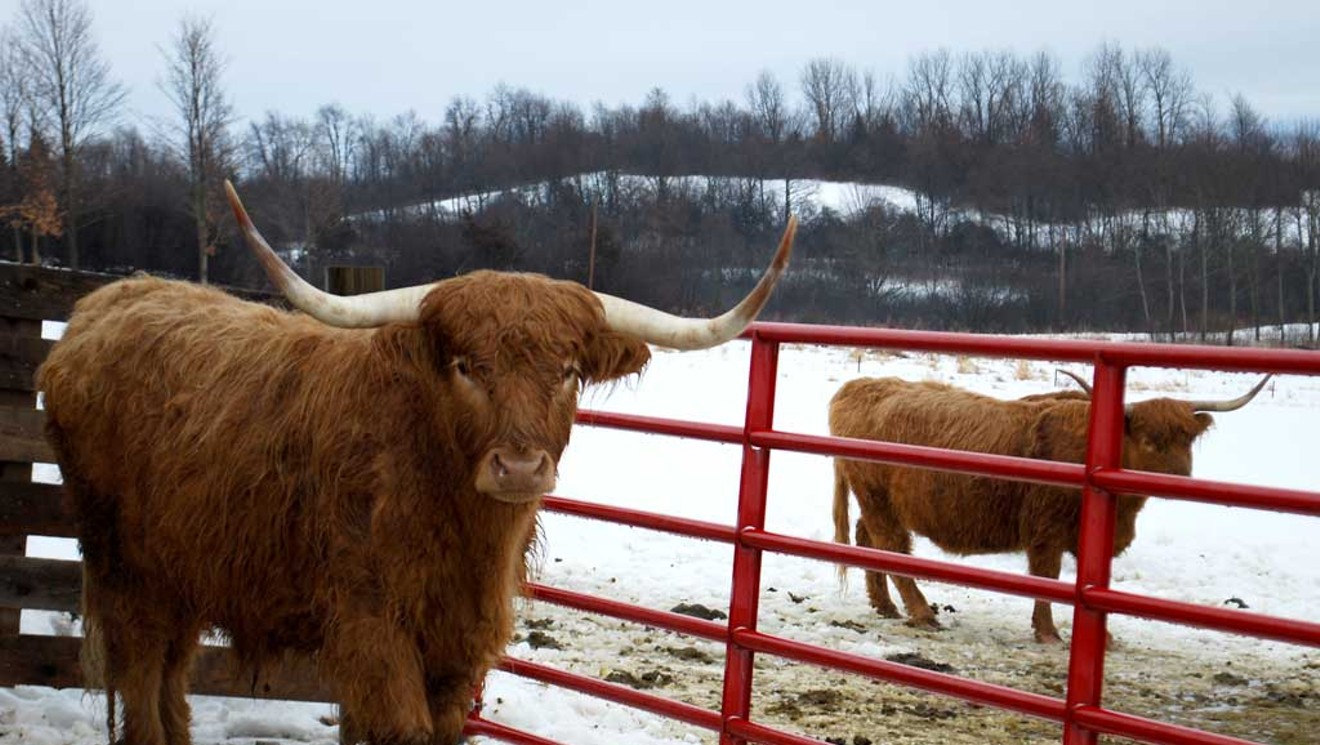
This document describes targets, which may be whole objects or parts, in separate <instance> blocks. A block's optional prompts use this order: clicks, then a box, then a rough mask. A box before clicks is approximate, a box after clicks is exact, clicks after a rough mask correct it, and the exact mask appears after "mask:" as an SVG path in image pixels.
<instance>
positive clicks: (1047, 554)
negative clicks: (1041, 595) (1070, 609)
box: [1027, 543, 1063, 644]
mask: <svg viewBox="0 0 1320 745" xmlns="http://www.w3.org/2000/svg"><path fill="white" fill-rule="evenodd" d="M1062 566H1063V549H1062V548H1059V547H1058V546H1054V545H1050V544H1049V543H1032V544H1030V545H1029V546H1027V571H1029V572H1031V573H1032V574H1034V575H1036V576H1037V577H1046V578H1049V579H1058V578H1059V570H1060V569H1061V568H1062ZM1031 628H1032V630H1034V631H1035V633H1036V641H1038V642H1040V643H1041V644H1060V643H1062V642H1063V639H1062V638H1061V637H1060V636H1059V630H1058V629H1057V628H1056V627H1055V626H1054V612H1053V610H1052V609H1051V608H1050V603H1049V601H1046V600H1037V601H1036V607H1035V609H1034V610H1033V611H1032V612H1031Z"/></svg>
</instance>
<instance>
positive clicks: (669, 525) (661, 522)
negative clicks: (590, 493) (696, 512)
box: [543, 497, 737, 543]
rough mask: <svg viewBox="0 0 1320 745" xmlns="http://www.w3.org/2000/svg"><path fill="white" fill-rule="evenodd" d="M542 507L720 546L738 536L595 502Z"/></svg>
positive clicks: (558, 500) (556, 501) (727, 528)
mask: <svg viewBox="0 0 1320 745" xmlns="http://www.w3.org/2000/svg"><path fill="white" fill-rule="evenodd" d="M543 507H544V508H545V509H546V510H549V511H550V512H558V513H559V514H561V515H574V516H576V517H586V518H590V519H593V520H604V521H606V522H611V523H619V524H620V525H629V526H632V527H634V528H648V529H650V530H659V531H663V532H665V533H674V534H676V535H685V536H689V537H691V538H701V539H703V540H707V541H719V542H720V543H733V542H734V540H735V538H736V536H737V532H736V531H735V530H734V528H733V526H732V525H720V524H719V523H709V522H704V521H701V520H689V519H687V518H683V517H673V516H671V515H661V514H659V513H656V512H643V511H642V510H630V509H627V508H624V507H613V506H611V505H606V504H598V503H596V502H581V501H578V500H575V499H566V498H564V497H546V498H545V502H544V503H543Z"/></svg>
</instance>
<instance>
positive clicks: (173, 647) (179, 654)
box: [160, 622, 201, 745]
mask: <svg viewBox="0 0 1320 745" xmlns="http://www.w3.org/2000/svg"><path fill="white" fill-rule="evenodd" d="M176 629H177V634H176V635H175V637H174V638H173V639H172V640H170V643H169V647H168V648H167V649H166V651H165V666H164V669H163V670H162V673H161V688H160V717H161V722H162V724H163V725H164V729H165V741H166V742H168V743H169V745H189V744H190V743H191V739H190V737H189V735H188V723H189V721H190V720H191V718H192V710H191V709H189V708H188V699H187V695H188V679H189V678H190V677H191V675H192V663H193V659H194V658H195V656H196V654H197V648H198V646H199V644H198V640H197V637H198V634H200V633H201V625H200V624H198V623H196V622H183V623H180V624H179V625H178V626H177V627H176Z"/></svg>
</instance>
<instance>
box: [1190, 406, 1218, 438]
mask: <svg viewBox="0 0 1320 745" xmlns="http://www.w3.org/2000/svg"><path fill="white" fill-rule="evenodd" d="M1193 416H1194V417H1195V419H1196V423H1197V424H1198V425H1200V427H1201V428H1200V429H1198V430H1196V436H1200V435H1201V433H1202V432H1205V431H1206V430H1207V429H1210V427H1211V425H1213V424H1214V423H1215V418H1214V417H1212V416H1210V415H1209V414H1207V413H1205V412H1204V411H1198V412H1196V414H1194V415H1193Z"/></svg>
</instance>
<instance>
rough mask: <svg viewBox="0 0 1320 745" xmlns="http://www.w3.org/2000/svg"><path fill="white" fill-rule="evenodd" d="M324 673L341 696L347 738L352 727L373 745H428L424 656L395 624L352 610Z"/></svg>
mask: <svg viewBox="0 0 1320 745" xmlns="http://www.w3.org/2000/svg"><path fill="white" fill-rule="evenodd" d="M359 602H362V603H365V602H366V601H359ZM350 614H351V615H350ZM321 671H322V673H323V675H324V676H325V677H326V678H327V679H328V680H329V681H331V683H332V685H333V686H334V689H335V692H336V693H337V694H338V696H339V701H340V705H341V707H342V711H343V719H344V722H346V723H347V724H345V725H341V732H342V731H343V728H344V727H347V728H348V729H349V731H350V734H351V735H352V737H355V738H358V739H360V740H365V741H367V742H370V743H372V744H373V745H385V744H388V745H395V744H396V743H399V744H404V743H406V744H408V745H411V744H412V743H424V742H427V740H428V738H429V737H430V736H431V733H432V731H433V727H432V722H431V714H430V711H429V710H428V708H427V703H426V689H425V687H424V686H423V682H422V666H421V655H420V653H419V651H418V649H417V643H416V641H415V640H414V638H412V637H411V636H410V635H409V634H408V633H407V632H405V631H404V630H403V629H401V628H399V627H398V626H396V625H395V624H393V623H390V622H389V621H388V620H386V619H383V618H378V617H374V616H370V615H365V614H359V613H355V612H354V610H353V609H349V610H348V612H347V613H345V614H344V615H341V616H340V617H339V618H338V619H337V620H336V622H335V625H334V628H333V629H332V631H331V632H330V633H329V634H327V637H326V643H325V646H324V648H323V649H322V652H321ZM341 740H343V737H342V735H341ZM348 741H349V742H351V741H352V740H348Z"/></svg>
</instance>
